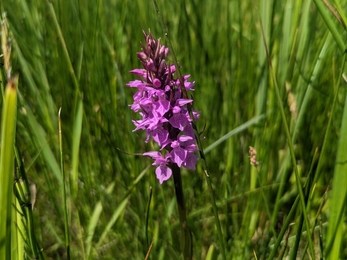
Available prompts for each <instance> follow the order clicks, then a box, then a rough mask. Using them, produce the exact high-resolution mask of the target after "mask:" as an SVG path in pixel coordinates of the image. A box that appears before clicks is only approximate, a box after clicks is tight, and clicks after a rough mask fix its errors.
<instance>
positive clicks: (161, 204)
mask: <svg viewBox="0 0 347 260" xmlns="http://www.w3.org/2000/svg"><path fill="white" fill-rule="evenodd" d="M157 2H158V6H159V8H160V14H161V15H162V16H163V19H164V25H165V26H166V27H167V28H168V36H169V39H170V41H171V43H172V45H173V48H174V51H175V54H176V57H177V60H178V62H179V64H180V65H181V66H182V68H181V71H182V73H183V74H191V79H192V80H193V81H195V82H196V87H195V92H194V109H196V110H199V111H201V119H200V120H199V121H198V122H197V126H198V128H199V129H200V130H201V129H205V131H204V133H203V136H204V137H206V138H205V139H204V140H202V145H203V146H204V148H205V157H206V162H207V165H208V169H209V175H210V181H211V184H212V188H213V190H214V194H213V195H214V198H215V200H216V204H217V209H218V215H219V219H220V223H221V229H222V234H223V241H221V239H220V237H219V236H218V232H217V229H216V218H215V215H214V214H213V209H212V200H211V194H212V193H211V190H210V189H209V186H208V182H207V181H206V177H205V173H204V164H203V162H202V160H200V162H199V164H198V167H197V171H196V172H192V171H186V170H184V171H183V172H182V183H183V189H184V196H185V200H186V208H187V221H188V224H189V227H190V229H191V231H192V233H193V257H194V259H223V253H222V252H223V248H224V250H225V252H226V259H282V258H283V259H284V258H286V257H288V258H289V259H321V258H324V259H338V258H340V259H345V258H347V251H346V249H345V248H346V247H347V243H346V241H347V237H346V232H345V231H346V208H345V204H346V203H345V202H346V196H347V195H346V192H347V189H346V182H347V177H346V174H345V173H346V172H347V169H346V164H345V162H346V152H345V147H346V145H345V143H346V136H347V135H346V131H347V130H346V129H347V124H346V111H347V109H346V107H347V100H346V94H347V91H346V81H345V80H344V73H345V49H346V47H345V44H344V43H345V41H346V40H345V39H346V26H345V24H346V18H345V15H346V14H345V13H343V10H346V5H347V2H346V1H340V2H335V1H334V0H331V1H330V2H329V3H330V6H331V7H330V9H329V7H328V6H327V5H326V4H324V2H323V1H321V0H314V1H309V0H304V1H273V0H266V1H265V0H261V1H257V2H256V3H255V2H254V1H240V0H235V1H212V0H204V1H197V0H192V1H162V0H158V1H157ZM0 8H1V12H6V13H7V21H8V23H9V33H10V35H9V36H10V39H11V45H12V56H11V65H12V74H13V75H15V74H18V75H19V79H18V91H17V92H18V93H17V95H18V101H17V112H16V113H17V117H16V147H17V148H18V152H16V153H15V154H16V157H17V163H16V167H15V169H17V168H18V166H19V165H20V162H22V163H23V166H24V168H23V169H22V168H21V169H22V170H21V171H20V174H19V175H16V176H17V177H18V180H24V181H23V183H24V184H23V185H24V186H23V187H22V188H18V190H19V191H22V190H24V191H25V190H26V191H27V190H30V187H35V188H36V192H31V200H30V203H33V202H34V207H33V209H31V207H25V206H24V207H23V208H21V209H22V212H21V211H19V210H18V211H13V212H17V213H20V215H19V216H18V215H17V216H16V217H18V219H19V218H20V216H21V221H22V222H21V224H23V226H22V227H21V228H20V229H16V228H13V229H12V232H14V233H15V232H16V230H23V229H25V230H26V231H25V232H22V233H18V232H17V233H16V235H17V236H18V237H23V238H26V240H25V241H26V243H25V247H24V251H25V252H26V254H25V256H26V258H27V259H30V257H33V256H34V255H35V254H36V255H37V257H38V258H41V259H145V257H146V254H147V253H148V249H149V248H151V250H150V252H149V258H148V259H167V258H169V259H180V257H181V256H180V237H181V235H180V223H179V215H178V211H177V205H176V199H175V196H174V192H175V191H174V183H173V181H172V180H170V181H168V182H165V183H164V184H163V185H160V184H159V183H158V181H157V179H156V177H155V174H154V168H153V167H152V166H151V165H150V164H151V161H150V160H148V158H145V157H141V156H136V155H133V154H137V153H143V152H145V151H149V150H151V149H152V146H153V144H151V143H149V144H146V143H145V142H144V139H145V134H144V133H141V132H132V130H133V129H134V126H133V124H132V122H131V120H132V119H133V118H134V117H135V115H134V114H133V113H132V112H131V110H130V108H129V106H128V105H129V104H131V103H132V95H133V90H132V89H130V88H127V87H126V83H127V82H129V81H130V80H133V79H134V78H133V76H132V75H131V74H130V73H129V71H130V70H131V69H134V68H137V67H139V66H140V63H139V61H138V59H137V56H136V52H138V51H140V48H141V44H140V43H141V42H143V35H142V30H145V31H147V30H148V28H150V30H151V32H152V33H153V35H154V36H155V37H161V38H162V40H163V42H164V43H165V44H166V45H168V43H167V40H166V39H165V37H164V35H163V31H162V27H161V23H160V19H159V17H158V15H157V13H156V11H155V8H154V5H153V2H152V1H149V0H148V1H142V0H138V1H115V0H109V1H59V0H53V1H37V0H33V1H31V2H30V4H29V3H28V2H27V1H24V0H11V1H10V0H4V1H2V2H1V5H0ZM332 11H334V12H332ZM339 21H340V22H339ZM261 28H263V33H262V29H261ZM264 40H265V42H266V45H265V44H264ZM267 51H268V55H267ZM1 53H4V51H2V52H1ZM170 61H171V62H174V58H173V57H172V56H171V57H170ZM270 61H271V64H272V66H269V62H270ZM1 62H2V63H4V57H3V58H1ZM1 69H2V70H1V83H0V84H1V88H2V90H4V89H5V86H6V85H7V82H8V81H9V82H11V81H10V80H9V79H8V77H7V74H6V73H7V70H6V68H5V66H3V67H1ZM2 95H3V98H2V99H1V101H0V103H1V108H2V110H4V109H5V103H6V101H5V96H6V94H5V91H2ZM60 108H61V112H60V116H58V111H59V109H60ZM58 119H59V120H58ZM59 127H61V133H60V132H59ZM1 128H2V131H5V130H6V129H8V128H7V123H2V125H1ZM4 140H7V139H6V138H5V137H2V140H1V146H2V149H7V150H8V149H9V148H8V146H7V144H6V142H5V141H4ZM5 145H6V147H7V148H4V146H5ZM250 146H252V147H254V148H255V150H256V152H257V158H256V159H257V161H258V162H259V164H258V165H257V166H253V165H250V162H249V147H250ZM10 150H11V149H9V150H8V151H10ZM1 151H2V154H1V156H2V157H3V156H4V155H5V154H4V152H3V150H1ZM20 159H21V160H20ZM18 160H19V161H18ZM4 161H6V162H7V164H8V161H10V162H11V161H13V160H11V159H9V160H5V159H2V160H1V169H4V168H2V167H9V166H6V165H5V166H4V165H3V164H4ZM6 169H9V170H2V171H1V172H0V179H1V181H0V183H4V180H8V178H9V176H11V172H13V171H12V170H11V169H10V168H6ZM15 172H18V170H16V171H15ZM63 173H64V174H65V178H64V177H63V176H64V175H63ZM10 179H11V178H10ZM26 179H27V181H26ZM63 187H65V188H66V192H65V193H64V192H63V190H64V189H63ZM0 188H1V189H3V188H2V186H1V187H0ZM18 190H17V188H16V189H15V190H14V191H18ZM32 190H33V189H32ZM15 194H17V195H18V194H19V195H20V194H21V195H23V194H25V192H24V193H20V192H17V193H15ZM17 195H16V198H17V200H16V201H15V202H16V203H18V202H20V201H22V202H23V201H26V202H27V203H28V204H29V202H28V201H27V199H28V198H27V197H25V196H24V197H20V196H19V195H18V196H17ZM299 195H300V196H299ZM5 197H6V196H5ZM33 198H34V199H33ZM6 199H8V198H6ZM35 199H36V200H35ZM3 200H5V199H4V198H3V197H1V201H0V203H3V202H2V201H3ZM64 201H65V202H64ZM6 203H8V201H7V202H6ZM65 204H66V209H65V206H64V205H65ZM1 205H5V204H1ZM23 205H26V203H22V204H20V205H19V206H23ZM19 206H18V205H17V209H18V207H19ZM7 216H8V215H6V214H5V213H3V212H1V219H5V218H6V217H7ZM65 216H66V217H65ZM14 219H15V218H14V217H12V221H14ZM31 220H32V222H31ZM14 223H17V224H18V223H19V221H18V220H17V221H14ZM18 226H19V225H18ZM2 231H3V230H0V232H2ZM14 233H13V234H12V236H14ZM2 234H4V233H1V238H2ZM29 238H30V239H29ZM3 241H7V240H6V239H5V240H1V241H0V249H1V250H3V247H4V246H5V245H4V243H5V242H3ZM17 241H19V240H17ZM28 241H34V242H31V243H30V242H28ZM19 242H20V241H19ZM19 242H18V245H20V243H19ZM5 244H7V243H5ZM10 244H11V245H12V246H13V245H15V244H16V242H12V241H11V243H10ZM35 245H36V246H35ZM223 245H225V246H223ZM1 250H0V252H2V251H1ZM6 250H7V249H6ZM13 257H14V256H13ZM16 259H22V258H21V253H18V255H17V257H16Z"/></svg>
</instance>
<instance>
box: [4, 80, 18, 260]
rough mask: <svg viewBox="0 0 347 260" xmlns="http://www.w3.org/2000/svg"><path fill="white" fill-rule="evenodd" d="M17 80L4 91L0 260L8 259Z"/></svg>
mask: <svg viewBox="0 0 347 260" xmlns="http://www.w3.org/2000/svg"><path fill="white" fill-rule="evenodd" d="M17 84H18V78H17V77H15V78H13V79H10V80H9V81H8V83H7V86H6V90H5V100H4V104H3V108H2V123H1V126H2V127H1V155H0V156H1V157H0V219H1V221H0V259H10V250H11V243H10V242H11V239H10V234H11V233H10V232H11V214H12V187H13V176H14V172H13V171H14V140H15V134H16V115H17Z"/></svg>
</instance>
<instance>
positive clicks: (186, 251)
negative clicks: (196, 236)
mask: <svg viewBox="0 0 347 260" xmlns="http://www.w3.org/2000/svg"><path fill="white" fill-rule="evenodd" d="M170 168H171V169H172V174H173V178H174V182H175V192H176V200H177V208H178V215H179V218H180V224H181V232H182V233H181V247H182V251H183V256H184V259H192V258H193V241H192V234H191V232H190V230H189V227H188V223H187V215H186V206H185V203H184V195H183V187H182V179H181V169H180V168H179V167H178V166H177V164H175V163H172V164H171V165H170Z"/></svg>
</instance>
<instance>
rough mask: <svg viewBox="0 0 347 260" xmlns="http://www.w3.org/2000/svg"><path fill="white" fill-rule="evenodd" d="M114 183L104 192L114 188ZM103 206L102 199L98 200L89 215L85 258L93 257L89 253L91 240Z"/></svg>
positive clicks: (108, 192)
mask: <svg viewBox="0 0 347 260" xmlns="http://www.w3.org/2000/svg"><path fill="white" fill-rule="evenodd" d="M114 185H115V184H114V183H111V184H110V185H109V186H108V187H107V189H106V194H110V193H111V192H112V191H113V189H114ZM102 210H103V206H102V201H98V202H97V203H96V205H95V207H94V210H93V213H92V216H91V217H90V221H89V225H88V228H87V237H86V255H87V259H93V257H94V256H93V255H91V252H90V251H91V249H92V242H93V238H94V234H95V229H96V226H97V224H98V221H99V218H100V215H101V213H102Z"/></svg>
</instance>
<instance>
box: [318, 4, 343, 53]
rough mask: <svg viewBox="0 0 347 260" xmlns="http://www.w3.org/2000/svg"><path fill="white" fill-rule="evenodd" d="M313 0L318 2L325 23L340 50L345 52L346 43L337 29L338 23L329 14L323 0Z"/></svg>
mask: <svg viewBox="0 0 347 260" xmlns="http://www.w3.org/2000/svg"><path fill="white" fill-rule="evenodd" d="M313 1H314V3H315V4H316V6H317V8H318V10H319V12H320V14H321V16H322V17H323V19H324V22H325V24H326V25H327V26H328V28H329V31H330V32H331V34H332V35H333V37H334V39H335V41H336V43H337V45H338V46H339V48H340V50H341V51H342V52H345V51H346V45H345V44H344V41H343V40H342V38H341V34H340V33H339V32H338V31H337V28H336V25H335V23H334V21H333V20H332V18H331V16H330V15H329V13H328V10H327V8H326V7H325V6H324V4H323V1H322V0H313Z"/></svg>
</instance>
